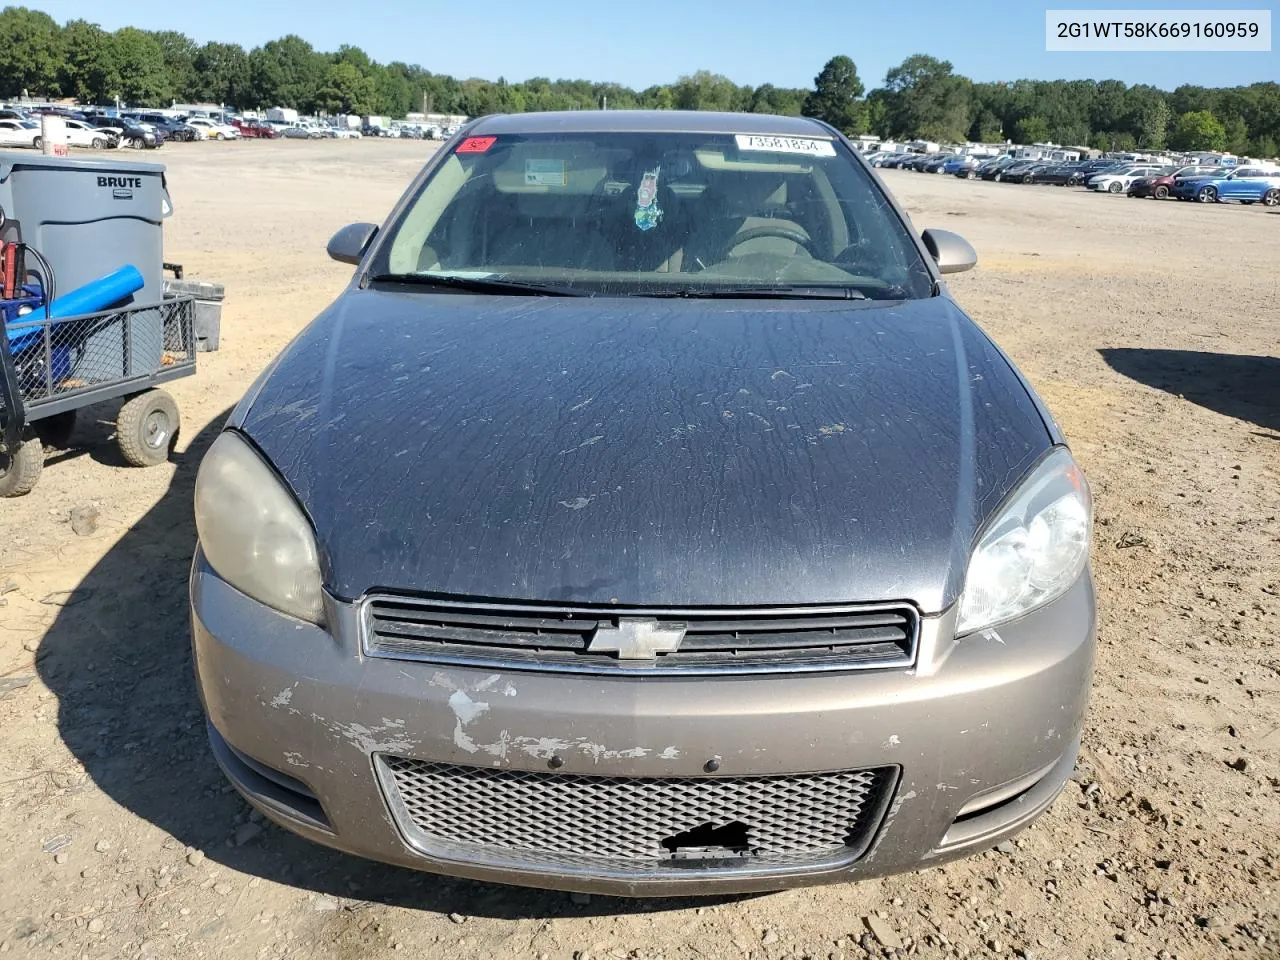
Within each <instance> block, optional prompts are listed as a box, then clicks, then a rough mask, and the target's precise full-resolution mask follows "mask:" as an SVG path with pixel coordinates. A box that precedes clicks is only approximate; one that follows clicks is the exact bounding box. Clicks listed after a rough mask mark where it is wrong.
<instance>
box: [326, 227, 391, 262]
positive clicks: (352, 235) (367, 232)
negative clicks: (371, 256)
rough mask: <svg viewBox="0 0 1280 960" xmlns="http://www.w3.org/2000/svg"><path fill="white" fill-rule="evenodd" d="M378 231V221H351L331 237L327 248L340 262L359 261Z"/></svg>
mask: <svg viewBox="0 0 1280 960" xmlns="http://www.w3.org/2000/svg"><path fill="white" fill-rule="evenodd" d="M377 232H378V225H377V224H376V223H349V224H347V225H346V226H345V227H343V228H342V229H341V230H339V231H338V232H337V233H335V234H334V235H333V236H332V237H330V238H329V245H328V247H326V248H325V249H327V250H328V251H329V256H331V257H333V259H335V260H337V261H338V262H339V263H359V262H360V258H361V257H363V256H364V252H365V250H366V249H367V248H368V246H369V242H370V241H371V240H373V235H374V234H376V233H377Z"/></svg>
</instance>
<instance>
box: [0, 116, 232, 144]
mask: <svg viewBox="0 0 1280 960" xmlns="http://www.w3.org/2000/svg"><path fill="white" fill-rule="evenodd" d="M45 113H52V114H56V115H58V116H60V117H62V121H63V123H62V126H63V133H62V137H63V140H64V142H65V143H66V144H67V145H68V146H72V147H88V148H91V149H94V150H110V149H115V148H117V147H131V148H133V149H135V150H155V149H157V148H158V147H161V146H163V145H164V143H165V142H166V141H170V140H182V141H191V140H232V139H235V138H237V137H239V136H240V131H239V130H238V129H237V128H236V127H235V126H233V125H231V124H227V123H222V122H220V121H218V120H214V119H211V118H209V117H195V116H191V117H185V116H184V117H170V116H167V115H166V114H163V113H152V112H148V111H141V110H135V111H125V112H121V113H116V114H108V113H103V112H100V111H94V110H75V111H73V110H60V109H59V110H45V111H26V110H20V109H17V108H12V107H11V108H6V109H0V147H34V148H35V149H37V150H39V149H41V148H42V147H43V146H44V134H43V129H42V126H41V116H42V115H43V114H45Z"/></svg>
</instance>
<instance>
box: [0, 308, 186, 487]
mask: <svg viewBox="0 0 1280 960" xmlns="http://www.w3.org/2000/svg"><path fill="white" fill-rule="evenodd" d="M42 313H43V311H42V310H36V311H34V312H32V313H29V314H27V315H26V316H21V317H14V318H11V319H10V318H5V319H6V320H7V322H6V323H3V324H0V496H10V497H12V496H20V495H21V494H24V493H27V492H29V491H30V490H31V489H32V487H34V486H35V484H36V481H37V480H38V479H39V476H40V470H41V467H42V466H43V463H44V445H45V444H48V445H50V446H55V447H57V446H65V445H66V443H67V441H68V440H69V439H70V436H71V430H72V428H73V426H74V425H75V417H76V411H77V410H79V409H80V408H81V407H87V406H89V405H90V404H94V403H100V402H102V401H104V400H114V399H117V398H120V397H124V398H126V399H125V402H124V404H123V405H122V406H121V408H120V413H119V415H118V416H117V417H116V442H117V443H118V444H119V447H120V452H121V454H123V456H124V458H125V460H127V461H128V462H129V463H131V464H133V465H135V466H151V465H154V464H158V463H163V462H164V461H165V460H167V459H168V457H169V453H170V452H171V451H172V449H173V446H174V444H175V443H176V442H177V438H178V428H179V424H180V418H179V415H178V407H177V404H176V403H174V401H173V398H172V397H171V396H169V394H167V393H166V392H165V391H163V390H160V389H158V387H159V386H160V385H161V384H163V383H166V382H168V381H170V380H175V379H177V378H179V377H186V376H190V375H192V374H194V373H195V372H196V333H195V299H194V298H193V297H175V298H172V299H167V300H164V301H162V302H159V303H151V304H143V305H133V306H128V307H122V308H119V309H115V310H107V311H104V312H102V313H92V314H84V315H82V316H75V317H65V318H55V319H46V318H45V317H43V316H41V315H40V314H42Z"/></svg>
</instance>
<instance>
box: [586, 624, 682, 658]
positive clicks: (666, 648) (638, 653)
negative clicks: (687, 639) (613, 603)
mask: <svg viewBox="0 0 1280 960" xmlns="http://www.w3.org/2000/svg"><path fill="white" fill-rule="evenodd" d="M684 631H685V628H684V627H681V626H670V625H665V624H664V625H662V626H659V625H658V621H657V620H636V619H627V618H622V619H620V620H619V621H618V624H617V626H614V625H613V624H612V623H602V624H600V626H598V627H596V629H595V633H593V634H591V642H590V643H589V644H587V651H588V652H589V653H613V654H617V657H618V659H619V660H656V659H658V654H660V653H674V652H675V651H676V650H678V649H679V648H680V641H681V640H683V639H684Z"/></svg>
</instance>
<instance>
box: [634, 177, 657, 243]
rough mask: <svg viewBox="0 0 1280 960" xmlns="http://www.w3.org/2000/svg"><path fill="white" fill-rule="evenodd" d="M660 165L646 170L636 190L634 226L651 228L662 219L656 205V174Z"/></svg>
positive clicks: (645, 228)
mask: <svg viewBox="0 0 1280 960" xmlns="http://www.w3.org/2000/svg"><path fill="white" fill-rule="evenodd" d="M661 170H662V167H654V168H653V169H652V170H646V171H645V174H644V176H643V177H641V178H640V187H639V188H638V189H637V190H636V227H637V228H639V229H641V230H652V229H653V228H654V227H656V226H657V225H658V223H659V221H661V220H662V208H661V207H659V206H658V174H659V173H660V172H661Z"/></svg>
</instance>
